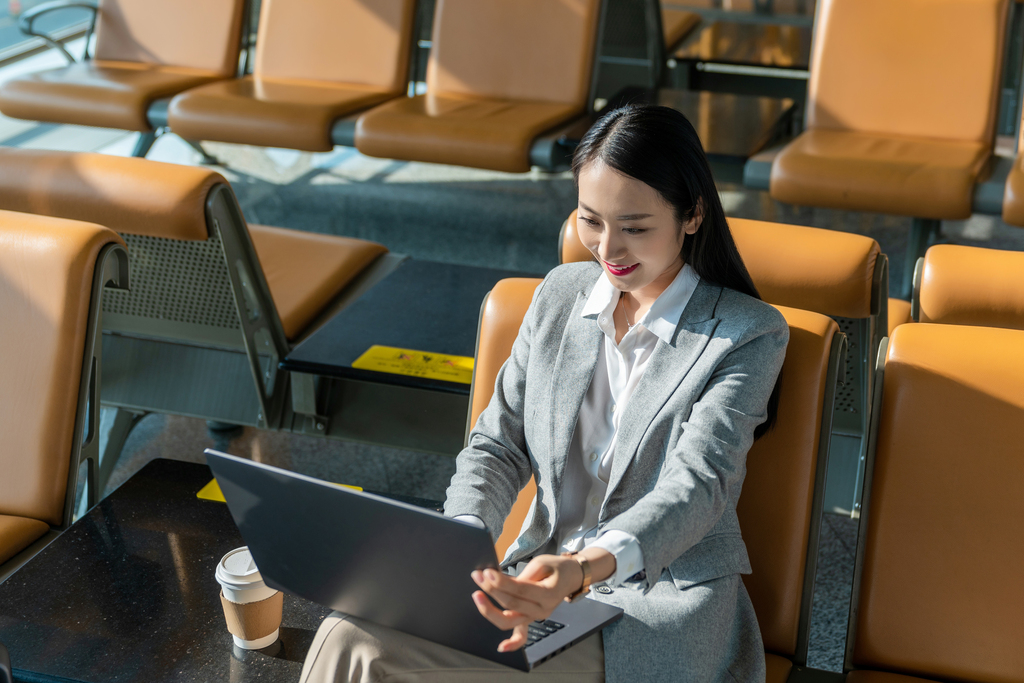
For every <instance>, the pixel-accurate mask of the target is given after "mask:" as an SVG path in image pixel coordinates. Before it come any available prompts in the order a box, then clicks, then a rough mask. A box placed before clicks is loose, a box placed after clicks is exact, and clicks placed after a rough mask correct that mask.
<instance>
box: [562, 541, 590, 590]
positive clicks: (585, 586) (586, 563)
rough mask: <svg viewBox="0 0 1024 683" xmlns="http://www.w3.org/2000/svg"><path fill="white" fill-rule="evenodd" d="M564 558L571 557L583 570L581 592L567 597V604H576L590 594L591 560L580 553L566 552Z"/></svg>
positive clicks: (563, 554)
mask: <svg viewBox="0 0 1024 683" xmlns="http://www.w3.org/2000/svg"><path fill="white" fill-rule="evenodd" d="M562 557H571V558H572V559H574V560H576V562H577V563H579V565H580V569H582V570H583V583H581V584H580V587H579V590H577V591H576V592H575V593H572V594H570V595H567V596H566V597H565V601H566V602H576V601H577V600H579V599H580V598H582V597H583V596H584V595H586V594H587V593H589V592H590V560H588V559H587V558H585V557H583V556H582V555H580V554H579V553H569V552H565V553H562Z"/></svg>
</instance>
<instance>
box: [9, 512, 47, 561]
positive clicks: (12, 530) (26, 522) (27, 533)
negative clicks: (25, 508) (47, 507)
mask: <svg viewBox="0 0 1024 683" xmlns="http://www.w3.org/2000/svg"><path fill="white" fill-rule="evenodd" d="M49 530H50V526H49V525H48V524H47V523H46V522H40V521H39V520H38V519H29V518H28V517H14V516H11V515H0V564H3V563H4V562H6V561H7V560H9V559H11V558H12V557H14V556H15V555H17V554H18V553H20V552H21V551H22V550H24V549H25V548H27V547H28V546H29V544H31V543H32V541H34V540H36V539H37V538H41V537H42V536H43V534H45V533H46V532H47V531H49Z"/></svg>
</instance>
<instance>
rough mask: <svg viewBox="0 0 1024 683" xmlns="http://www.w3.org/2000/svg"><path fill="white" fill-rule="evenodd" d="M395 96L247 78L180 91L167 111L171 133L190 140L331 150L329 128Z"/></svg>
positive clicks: (355, 88)
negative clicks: (336, 122)
mask: <svg viewBox="0 0 1024 683" xmlns="http://www.w3.org/2000/svg"><path fill="white" fill-rule="evenodd" d="M394 96H395V95H394V94H393V93H390V92H388V91H385V90H381V89H379V88H371V87H367V86H349V85H336V84H332V83H320V82H309V81H306V82H292V81H271V80H268V79H261V78H257V77H255V76H246V77H245V78H240V79H237V80H232V81H218V82H215V83H210V84H209V85H205V86H203V87H200V88H193V89H192V90H189V91H187V92H184V93H182V94H180V95H178V96H177V97H175V98H174V99H173V100H171V104H170V107H169V108H168V111H167V116H168V122H169V123H170V125H171V129H172V130H173V131H174V132H175V133H177V134H178V135H180V136H182V137H183V138H185V139H188V140H215V141H218V142H234V143H237V144H243V145H259V146H263V147H284V148H287V149H301V150H306V151H309V152H327V151H330V150H331V149H333V147H334V143H333V142H332V140H331V124H333V123H334V121H335V120H337V119H338V118H340V117H342V116H345V115H346V114H349V113H350V112H354V111H359V110H362V109H366V108H367V107H371V106H373V105H375V104H378V103H380V102H384V101H385V100H388V99H391V98H392V97H394Z"/></svg>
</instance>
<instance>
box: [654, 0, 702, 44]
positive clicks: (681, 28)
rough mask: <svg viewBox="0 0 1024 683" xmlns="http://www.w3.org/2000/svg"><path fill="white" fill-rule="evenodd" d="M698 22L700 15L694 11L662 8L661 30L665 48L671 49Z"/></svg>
mask: <svg viewBox="0 0 1024 683" xmlns="http://www.w3.org/2000/svg"><path fill="white" fill-rule="evenodd" d="M699 23H700V15H699V14H697V13H695V12H687V11H685V10H678V9H662V10H661V32H662V33H663V34H664V36H665V49H666V50H671V49H672V48H673V47H675V46H676V45H678V44H679V43H680V42H681V41H682V40H683V38H685V37H686V36H687V35H689V33H690V31H692V30H693V29H694V28H695V27H696V26H697V24H699Z"/></svg>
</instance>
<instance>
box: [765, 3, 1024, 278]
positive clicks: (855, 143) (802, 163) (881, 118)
mask: <svg viewBox="0 0 1024 683" xmlns="http://www.w3.org/2000/svg"><path fill="white" fill-rule="evenodd" d="M1010 4H1011V3H1010V2H1009V0H950V1H949V2H942V3H939V4H936V3H933V2H929V1H928V0H901V1H900V2H889V1H888V0H821V2H819V6H818V14H817V21H816V23H815V32H814V41H813V52H812V55H811V66H810V73H811V78H810V82H809V85H808V100H807V110H806V130H804V132H803V133H801V134H800V135H799V136H797V137H796V138H795V139H794V140H792V142H790V143H789V144H787V145H786V146H785V147H784V148H782V149H781V151H770V152H767V153H766V154H765V155H764V156H765V159H767V160H769V161H770V162H771V163H770V178H769V179H768V180H769V182H768V188H769V189H770V193H771V196H772V197H773V198H774V199H777V200H780V201H783V202H787V203H791V204H797V205H803V206H818V207H827V208H836V209H846V210H853V211H871V212H878V213H887V214H895V215H901V216H910V217H912V218H914V223H913V230H912V232H911V235H910V239H909V244H908V248H907V261H906V266H905V270H904V278H903V282H902V294H903V295H904V297H905V298H909V296H910V290H911V278H912V272H913V267H914V263H915V262H916V260H917V258H918V257H920V256H922V255H923V254H924V252H925V250H926V248H927V246H928V244H929V242H930V241H931V240H933V239H934V237H935V236H936V234H937V232H938V229H939V224H940V222H941V221H942V220H959V219H965V218H968V217H969V216H970V215H971V213H972V210H976V209H981V210H984V211H986V212H991V211H992V210H993V206H990V205H994V210H995V212H997V213H998V211H999V200H1000V199H1002V213H1003V218H1004V220H1006V221H1007V222H1009V223H1012V224H1016V225H1024V157H1021V158H1018V160H1017V162H1016V163H1015V164H1014V165H1013V168H1012V171H1009V178H1008V179H1006V175H1007V171H1008V170H1009V165H1010V164H1009V163H1008V162H1006V161H1003V160H1001V159H1000V158H997V157H995V156H994V142H995V128H996V118H997V114H998V102H999V95H1000V83H1001V76H1002V71H1003V69H1004V64H1003V58H1004V54H1005V49H1004V43H1005V39H1006V33H1007V26H1008V21H1007V15H1008V10H1009V6H1010ZM865 36H870V40H867V39H865ZM951 45H957V49H955V50H951V49H950V46H951ZM1004 179H1006V182H1005V194H1004V189H1003V180H1004ZM987 182H989V183H991V184H992V185H993V187H992V188H988V187H987V185H986V183H987ZM758 183H759V181H758V180H757V179H756V178H755V179H752V184H755V185H756V184H758ZM986 193H989V194H995V195H996V196H995V197H987V195H986ZM979 197H980V199H979ZM979 202H981V204H982V205H983V206H978V204H979Z"/></svg>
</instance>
